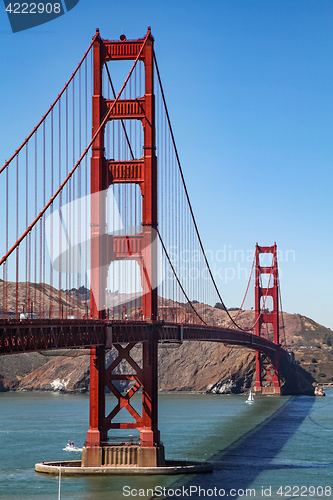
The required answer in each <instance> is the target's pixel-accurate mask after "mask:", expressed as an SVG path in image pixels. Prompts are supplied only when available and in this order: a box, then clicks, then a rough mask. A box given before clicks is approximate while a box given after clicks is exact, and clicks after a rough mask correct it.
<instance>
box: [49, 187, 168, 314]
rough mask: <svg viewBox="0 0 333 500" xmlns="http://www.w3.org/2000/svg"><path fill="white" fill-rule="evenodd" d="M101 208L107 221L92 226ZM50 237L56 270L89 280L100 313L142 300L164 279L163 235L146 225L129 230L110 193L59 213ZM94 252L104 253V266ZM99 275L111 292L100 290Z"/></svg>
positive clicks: (96, 195) (52, 220)
mask: <svg viewBox="0 0 333 500" xmlns="http://www.w3.org/2000/svg"><path fill="white" fill-rule="evenodd" d="M98 207H99V208H98ZM101 207H103V208H102V210H103V211H104V213H105V221H104V222H103V224H95V223H93V224H92V223H91V210H94V209H100V208H101ZM104 209H105V210H104ZM45 232H46V241H47V246H48V250H49V255H50V258H51V263H52V266H53V269H54V270H55V271H58V272H59V273H67V274H68V273H71V274H75V275H81V276H82V279H81V281H82V282H83V283H84V282H85V277H86V278H87V282H88V286H89V287H90V289H91V292H92V294H93V295H94V299H95V302H96V305H97V307H98V309H99V310H100V311H101V310H103V309H107V308H111V307H115V306H120V305H121V304H125V303H127V302H130V301H133V300H137V299H139V298H140V297H142V296H143V295H145V294H146V293H148V292H149V291H150V289H155V288H157V287H158V286H159V285H160V284H161V283H162V282H163V280H164V267H163V258H162V246H161V243H160V240H159V237H158V233H157V231H156V230H155V229H153V228H150V227H145V228H143V226H141V225H140V226H139V225H138V226H125V225H124V223H123V220H122V218H121V215H120V211H119V208H118V205H117V201H116V199H115V197H114V195H113V192H112V191H110V190H105V191H100V192H98V193H94V194H91V195H88V196H84V197H82V198H78V199H76V200H74V201H72V202H70V203H67V204H64V205H62V206H61V207H60V208H59V209H57V210H54V211H53V212H52V213H51V214H50V215H49V216H48V218H47V219H46V221H45ZM94 248H95V249H96V248H97V249H99V254H100V258H99V259H98V267H96V265H95V264H94V261H93V259H91V252H92V251H93V252H94V250H92V249H94ZM95 251H96V250H95ZM97 251H98V250H97ZM154 259H156V261H157V262H156V261H155V263H156V265H154ZM96 276H104V277H106V278H107V279H106V289H105V290H103V291H101V290H100V288H99V279H94V277H95V278H96Z"/></svg>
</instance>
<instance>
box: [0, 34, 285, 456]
mask: <svg viewBox="0 0 333 500" xmlns="http://www.w3.org/2000/svg"><path fill="white" fill-rule="evenodd" d="M113 64H121V65H122V66H121V68H122V69H124V68H125V67H126V72H127V71H128V70H129V71H128V74H127V76H126V78H124V80H123V83H122V85H121V88H120V90H119V92H118V94H116V91H115V85H114V82H113V79H112V76H111V75H112V71H111V67H112V65H113ZM91 101H92V106H91ZM90 127H91V128H90ZM0 189H1V197H0V199H1V203H2V205H3V206H2V210H1V213H2V218H3V220H2V224H3V227H4V229H3V231H2V234H3V238H2V241H1V254H0V255H2V257H1V260H0V267H1V270H0V273H1V274H0V276H2V279H1V282H0V297H1V306H2V307H1V320H0V354H2V355H6V354H12V353H20V352H31V351H42V350H49V349H63V348H66V349H67V348H73V349H75V348H87V349H90V424H89V430H88V432H87V442H86V444H85V447H84V453H83V462H82V464H83V465H87V466H100V465H112V460H113V459H110V458H107V457H110V456H113V455H112V453H111V454H110V453H108V452H107V450H109V449H110V446H111V444H110V440H109V438H108V431H109V430H111V429H119V428H120V429H137V430H138V431H139V432H140V457H141V458H140V464H141V465H153V466H156V465H157V466H158V465H163V463H164V449H163V445H162V443H161V439H160V433H159V429H158V396H157V391H158V376H157V374H158V357H157V354H158V344H159V342H183V341H186V340H187V341H211V342H223V343H225V344H231V345H241V346H245V347H248V348H251V349H254V350H255V351H256V381H255V388H254V389H255V390H256V391H257V392H263V393H271V394H275V393H277V394H279V393H280V374H279V357H280V355H281V354H282V355H287V352H286V350H285V345H283V341H284V342H285V339H282V342H280V335H279V332H280V328H281V326H282V325H281V323H282V322H281V317H282V316H281V311H280V308H279V304H281V299H280V295H279V294H280V287H279V277H278V265H277V247H276V244H274V245H273V246H269V247H262V246H259V245H258V244H257V245H256V250H255V255H254V260H253V264H252V270H251V275H252V274H253V273H254V280H255V314H254V321H253V324H251V325H248V327H244V325H243V326H241V325H240V323H239V321H238V318H239V314H240V311H241V310H242V306H243V304H244V300H245V297H246V295H247V292H248V290H249V285H250V280H251V276H250V280H249V284H248V286H247V289H246V293H245V297H244V300H243V302H242V305H241V306H240V309H239V311H238V312H237V314H236V315H233V317H232V316H231V314H230V313H229V312H228V310H227V308H226V307H225V305H224V302H223V300H222V297H221V295H220V292H219V290H218V287H217V285H216V282H215V280H214V276H213V273H212V271H211V269H210V266H209V263H208V259H207V257H206V254H205V250H204V247H203V244H202V240H201V238H200V234H199V230H198V226H197V223H196V220H195V217H194V213H193V210H192V205H191V202H190V198H189V194H188V191H187V188H186V184H185V179H184V175H183V171H182V167H181V163H180V159H179V155H178V151H177V147H176V142H175V137H174V134H173V130H172V127H171V121H170V116H169V113H168V108H167V104H166V99H165V94H164V91H163V86H162V81H161V76H160V72H159V68H158V65H157V60H156V56H155V52H154V39H153V37H152V34H151V30H150V28H148V31H147V34H146V36H145V37H144V38H142V39H139V40H127V39H126V37H125V36H124V35H122V36H121V37H120V40H119V41H110V40H105V39H102V38H101V36H100V33H99V31H98V30H97V31H96V34H95V36H94V37H93V40H92V42H91V44H90V46H89V47H88V50H87V51H86V53H85V54H84V56H83V58H82V60H81V61H80V63H79V65H78V66H77V68H76V69H75V71H74V73H73V74H72V76H71V78H70V79H69V81H68V82H67V83H66V85H65V87H64V88H63V89H62V91H61V93H60V94H59V95H58V97H57V98H56V100H55V101H54V102H53V104H52V105H51V107H50V108H49V110H48V111H47V113H46V114H45V115H44V116H43V118H42V119H41V121H40V122H39V123H38V125H37V126H36V127H35V128H34V129H33V131H32V132H31V134H30V135H29V136H28V137H27V139H26V140H25V141H24V142H23V143H22V145H21V146H20V147H19V148H18V149H17V151H16V152H15V153H14V154H13V156H12V157H11V158H10V159H9V160H8V161H7V162H6V163H5V165H4V166H3V167H2V168H1V169H0ZM265 254H271V264H270V265H268V266H267V265H265V266H264V265H263V264H262V262H261V257H262V256H263V255H265ZM185 256H187V257H186V258H185ZM264 278H265V279H264ZM264 281H265V284H264ZM79 290H80V293H79ZM267 297H270V298H271V302H272V304H273V307H272V310H271V311H268V310H267V307H265V306H266V299H267ZM216 302H219V303H220V304H221V307H222V309H224V311H225V314H226V316H227V317H228V321H226V324H225V325H224V326H220V325H218V324H216V319H214V316H213V315H212V314H211V309H210V308H209V307H207V304H215V303H216ZM282 331H283V328H282ZM137 343H142V361H141V364H138V363H136V362H135V361H134V360H133V359H132V357H131V349H132V348H133V347H134V345H136V344H137ZM112 346H114V347H115V348H116V350H117V357H116V359H115V360H114V361H113V362H112V363H111V365H110V366H108V367H106V366H105V351H106V350H107V349H110V348H111V347H112ZM124 361H125V362H127V364H128V365H129V366H130V368H131V370H130V372H131V373H128V374H121V375H119V374H115V373H114V370H115V368H116V367H117V366H118V365H119V364H120V363H121V362H124ZM119 380H125V381H129V382H131V384H132V386H131V388H130V389H129V391H128V392H127V393H126V394H122V393H121V392H120V391H119V390H118V389H117V388H116V385H115V384H114V382H116V381H119ZM106 387H108V388H109V389H110V391H111V392H112V393H113V394H114V395H115V396H116V398H117V401H118V402H117V404H116V406H115V407H114V408H113V410H112V411H111V412H110V413H109V414H108V415H106V414H105V388H106ZM139 389H140V390H142V411H141V414H139V413H138V412H137V411H136V410H135V409H134V407H133V406H132V405H131V397H132V396H133V395H134V394H135V393H136V392H137V391H138V390H139ZM122 408H125V409H126V410H128V412H129V414H130V416H131V417H132V418H133V419H134V422H127V423H126V422H124V423H119V422H115V421H114V420H115V417H116V415H117V414H118V413H119V411H120V410H121V409H122ZM130 457H131V455H130V454H128V464H127V465H133V464H132V463H131V460H132V459H131V458H130ZM108 460H109V461H110V460H111V463H108ZM133 460H134V459H133ZM135 460H137V457H136V458H135Z"/></svg>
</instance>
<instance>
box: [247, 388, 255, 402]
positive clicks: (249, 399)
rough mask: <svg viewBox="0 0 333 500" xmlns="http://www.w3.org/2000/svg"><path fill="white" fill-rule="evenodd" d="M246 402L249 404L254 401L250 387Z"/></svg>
mask: <svg viewBox="0 0 333 500" xmlns="http://www.w3.org/2000/svg"><path fill="white" fill-rule="evenodd" d="M246 402H247V403H250V404H252V403H254V397H253V394H252V391H251V389H250V394H249V397H248V398H247V400H246Z"/></svg>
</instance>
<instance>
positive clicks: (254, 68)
mask: <svg viewBox="0 0 333 500" xmlns="http://www.w3.org/2000/svg"><path fill="white" fill-rule="evenodd" d="M0 9H1V10H0V39H1V43H0V61H1V79H0V110H1V112H0V130H1V135H0V163H1V164H3V163H4V161H5V159H8V158H9V157H10V156H11V154H12V153H13V152H14V150H15V149H16V148H17V147H18V146H19V144H20V143H21V142H22V141H23V139H24V138H25V137H26V136H27V135H28V134H29V133H30V132H31V130H32V128H33V127H34V126H35V125H36V124H37V122H38V121H39V119H40V118H41V116H42V115H43V114H44V113H45V111H46V110H47V109H48V107H49V105H50V104H51V102H52V101H53V100H54V98H55V97H56V96H57V95H58V93H59V92H60V90H61V89H62V87H63V85H64V83H65V82H66V81H67V79H68V78H69V76H70V75H71V73H72V72H73V70H74V69H75V67H76V65H77V63H78V62H79V60H80V59H81V57H82V55H83V53H84V52H85V50H86V48H87V47H88V45H89V43H90V41H91V38H92V36H93V35H94V33H95V29H96V28H99V29H100V32H101V36H102V38H109V39H118V37H119V35H120V34H121V32H123V33H125V34H126V35H127V37H128V38H139V37H142V36H144V34H145V33H146V30H147V26H148V25H150V26H151V27H152V33H153V35H154V37H155V41H156V43H155V50H156V54H157V59H158V63H159V67H160V71H161V75H162V80H163V84H164V89H165V93H166V98H167V102H168V106H169V111H170V115H171V119H172V123H173V127H174V132H175V137H176V141H177V145H178V149H179V153H180V157H181V161H182V165H183V169H184V173H185V177H186V181H187V185H188V189H189V193H190V197H191V201H192V204H193V208H194V212H195V214H196V218H197V222H198V225H199V228H200V232H201V235H202V238H203V242H204V245H205V247H206V249H208V250H211V252H212V255H213V264H214V263H215V266H217V267H215V269H220V268H222V271H221V273H220V274H221V275H222V277H224V278H223V279H220V278H218V283H219V286H220V289H221V293H222V296H223V298H224V300H225V302H226V304H227V306H228V307H232V306H236V305H239V304H240V302H241V300H242V296H243V293H244V290H245V287H246V280H245V278H244V276H243V275H244V273H241V275H240V279H238V266H240V267H247V268H249V267H250V263H248V262H244V263H243V262H241V251H243V252H244V255H245V257H246V255H247V252H248V251H250V250H253V249H254V246H255V243H256V242H258V243H259V244H261V245H271V244H273V243H274V242H275V241H276V242H277V244H278V248H279V249H280V251H281V254H282V259H281V261H280V263H279V266H280V270H281V275H282V276H281V287H282V301H283V308H284V310H285V311H287V312H290V313H294V312H297V313H301V314H304V315H306V316H309V317H311V318H313V319H314V320H316V321H318V322H319V323H321V324H323V325H325V326H328V327H331V328H332V329H333V315H332V305H333V292H332V281H333V271H332V269H333V265H332V254H333V236H332V211H333V209H332V190H333V185H332V163H333V140H332V139H333V99H332V95H333V94H332V90H333V29H332V27H333V3H332V1H331V0H216V1H212V0H205V1H200V2H199V1H197V0H192V1H187V0H178V1H177V2H176V1H173V2H171V1H168V0H165V1H161V0H154V1H146V0H142V1H141V2H138V1H137V0H121V1H118V2H115V1H112V0H107V1H106V0H99V1H98V2H92V1H88V0H80V2H79V4H78V5H77V6H76V7H75V8H74V9H73V10H72V11H70V12H69V13H67V14H65V15H64V16H62V17H60V18H59V19H56V20H54V21H52V22H50V23H47V24H45V25H42V26H40V27H36V28H33V29H31V30H28V31H25V32H20V33H16V34H13V33H12V32H11V29H10V25H9V21H8V19H7V16H6V13H5V10H4V7H3V6H2V7H1V6H0ZM1 224H2V222H1V221H0V225H1ZM224 249H226V250H227V252H226V262H218V261H217V258H216V256H217V255H218V256H219V257H220V260H221V256H222V255H223V254H222V253H221V252H220V253H219V254H217V253H216V252H218V250H220V251H223V250H224ZM229 250H231V251H232V253H231V260H230V261H229ZM235 250H239V251H240V252H238V253H237V258H236V260H235V259H234V256H233V252H234V251H235ZM287 251H290V252H289V253H288V262H286V255H287V254H286V252H287ZM228 268H229V271H226V270H227V269H228ZM231 269H233V270H234V272H235V278H234V279H230V280H228V281H227V283H226V280H225V276H226V273H229V274H228V275H229V276H232V271H231Z"/></svg>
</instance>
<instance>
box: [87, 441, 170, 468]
mask: <svg viewBox="0 0 333 500" xmlns="http://www.w3.org/2000/svg"><path fill="white" fill-rule="evenodd" d="M164 465H165V458H164V446H163V445H160V446H138V445H124V446H116V445H114V446H112V445H110V446H103V447H100V446H84V447H83V450H82V467H161V466H164Z"/></svg>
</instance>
